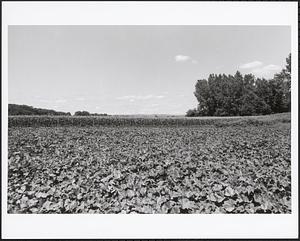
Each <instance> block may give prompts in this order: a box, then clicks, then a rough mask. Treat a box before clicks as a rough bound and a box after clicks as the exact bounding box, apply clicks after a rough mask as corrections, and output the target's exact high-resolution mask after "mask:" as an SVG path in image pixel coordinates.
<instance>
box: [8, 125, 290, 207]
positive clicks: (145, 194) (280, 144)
mask: <svg viewBox="0 0 300 241" xmlns="http://www.w3.org/2000/svg"><path fill="white" fill-rule="evenodd" d="M8 148H9V149H8V158H9V163H8V212H9V213H290V212H291V160H290V158H291V157H290V151H291V150H290V123H282V122H278V123H274V124H268V125H264V124H260V125H256V124H255V123H254V124H249V123H248V126H247V127H245V126H239V125H237V126H226V127H224V126H223V127H222V128H219V127H217V126H214V125H207V126H202V127H201V126H188V127H183V126H181V127H176V126H173V127H166V126H160V127H145V126H144V127H130V126H127V127H125V126H124V127H122V128H116V127H57V128H54V127H51V128H47V127H39V128H31V127H27V128H23V127H22V128H19V127H14V128H9V132H8Z"/></svg>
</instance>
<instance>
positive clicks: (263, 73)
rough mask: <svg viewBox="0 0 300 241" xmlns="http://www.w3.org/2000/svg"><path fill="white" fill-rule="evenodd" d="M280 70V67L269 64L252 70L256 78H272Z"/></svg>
mask: <svg viewBox="0 0 300 241" xmlns="http://www.w3.org/2000/svg"><path fill="white" fill-rule="evenodd" d="M280 70H281V67H280V66H278V65H274V64H269V65H266V66H263V67H261V68H255V69H252V71H251V73H253V74H254V75H255V76H257V77H260V78H262V77H264V78H272V77H273V76H274V74H275V73H278V72H279V71H280Z"/></svg>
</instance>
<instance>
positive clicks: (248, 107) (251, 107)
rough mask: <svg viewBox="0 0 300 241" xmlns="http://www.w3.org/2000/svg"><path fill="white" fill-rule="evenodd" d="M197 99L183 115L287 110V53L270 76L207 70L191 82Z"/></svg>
mask: <svg viewBox="0 0 300 241" xmlns="http://www.w3.org/2000/svg"><path fill="white" fill-rule="evenodd" d="M194 95H195V96H196V98H197V100H198V106H197V108H195V109H191V110H188V111H187V113H186V115H187V116H247V115H266V114H272V113H282V112H289V111H290V110H291V54H289V56H288V57H287V58H286V66H285V68H284V69H282V71H281V72H280V73H277V74H275V75H274V77H273V78H272V79H269V80H267V79H265V78H256V77H255V76H254V75H252V74H246V75H244V76H243V75H242V74H241V73H240V72H239V71H237V72H236V74H235V75H225V74H219V75H217V74H210V75H209V77H208V79H207V80H206V79H200V80H198V81H197V83H196V85H195V92H194Z"/></svg>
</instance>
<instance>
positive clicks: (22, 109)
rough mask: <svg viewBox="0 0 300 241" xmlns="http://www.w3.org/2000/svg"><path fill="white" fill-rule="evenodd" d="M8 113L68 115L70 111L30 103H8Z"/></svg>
mask: <svg viewBox="0 0 300 241" xmlns="http://www.w3.org/2000/svg"><path fill="white" fill-rule="evenodd" d="M8 115H67V116H70V115H71V113H70V112H61V111H55V110H48V109H42V108H34V107H32V106H28V105H17V104H8Z"/></svg>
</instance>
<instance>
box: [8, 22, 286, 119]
mask: <svg viewBox="0 0 300 241" xmlns="http://www.w3.org/2000/svg"><path fill="white" fill-rule="evenodd" d="M8 33H9V34H8V68H9V69H8V98H9V103H16V104H27V105H32V106H34V107H41V108H50V109H55V110H59V111H69V112H71V113H74V112H75V111H77V110H87V111H90V112H97V113H108V114H185V112H186V111H187V110H188V109H190V108H194V107H196V105H197V101H196V98H195V97H194V95H193V92H194V87H195V83H196V80H197V79H201V78H207V77H208V75H209V74H210V73H216V74H219V73H225V74H234V73H235V72H236V71H237V70H240V71H241V72H242V73H243V74H245V73H253V74H255V75H256V76H257V77H265V78H271V77H272V76H273V75H274V73H276V72H279V71H280V70H281V69H282V68H283V67H284V65H285V58H286V57H287V56H288V54H289V53H290V48H291V43H290V42H291V39H290V28H289V27H285V26H10V27H9V32H8Z"/></svg>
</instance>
